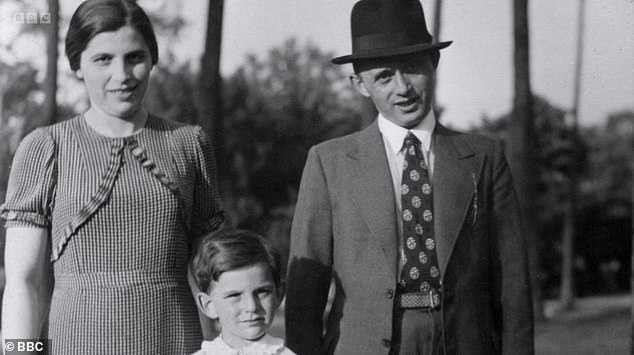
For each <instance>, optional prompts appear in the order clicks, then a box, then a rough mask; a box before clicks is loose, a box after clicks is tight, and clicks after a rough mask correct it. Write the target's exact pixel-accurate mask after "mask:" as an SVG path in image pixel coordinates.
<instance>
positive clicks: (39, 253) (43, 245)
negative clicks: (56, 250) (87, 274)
mask: <svg viewBox="0 0 634 355" xmlns="http://www.w3.org/2000/svg"><path fill="white" fill-rule="evenodd" d="M49 253H50V248H49V237H48V229H46V228H36V227H10V228H7V233H6V245H5V257H4V264H5V273H6V285H5V289H4V299H3V305H2V335H3V338H4V339H26V338H29V339H34V338H40V336H41V335H42V331H43V325H44V324H46V320H47V319H48V310H49V304H50V299H51V291H52V285H53V274H52V265H51V262H50V261H49Z"/></svg>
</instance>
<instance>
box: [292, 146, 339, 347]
mask: <svg viewBox="0 0 634 355" xmlns="http://www.w3.org/2000/svg"><path fill="white" fill-rule="evenodd" d="M331 212H332V211H331V205H330V198H329V193H328V186H327V182H326V178H325V175H324V169H323V166H322V164H321V161H320V157H319V154H318V153H317V151H316V149H315V148H312V149H311V150H310V151H309V153H308V158H307V161H306V166H305V167H304V173H303V175H302V181H301V184H300V189H299V196H298V200H297V205H296V207H295V216H294V218H293V224H292V228H291V251H290V256H289V267H288V279H287V283H288V292H287V297H286V342H287V344H288V347H289V348H291V349H292V350H293V351H294V352H296V353H298V354H302V355H309V354H321V353H322V349H323V347H324V344H323V333H324V330H323V326H322V316H323V312H324V308H325V306H326V302H327V298H328V288H329V285H330V279H331V270H332V234H333V231H332V215H331Z"/></svg>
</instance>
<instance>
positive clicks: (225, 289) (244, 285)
mask: <svg viewBox="0 0 634 355" xmlns="http://www.w3.org/2000/svg"><path fill="white" fill-rule="evenodd" d="M281 297H282V291H281V290H278V289H277V288H276V287H275V282H274V281H273V275H271V270H270V268H269V267H268V265H267V264H266V263H258V264H254V265H249V266H245V267H243V268H240V269H236V270H231V271H226V272H224V273H222V274H221V275H220V277H219V278H218V281H212V284H211V292H210V293H209V295H207V294H205V293H202V292H201V293H199V294H198V297H197V300H198V302H199V306H200V307H201V308H202V310H203V312H204V313H205V314H206V315H207V316H208V317H210V318H218V319H219V321H220V326H221V327H222V338H223V340H224V341H225V342H226V343H227V344H228V345H229V346H231V347H233V348H236V349H238V348H242V347H244V346H246V345H248V344H249V343H250V342H252V341H256V340H258V339H260V338H261V337H262V336H264V335H265V334H266V331H267V329H268V328H269V326H270V325H271V322H272V321H273V317H274V316H275V311H276V310H277V307H278V306H279V303H280V299H281Z"/></svg>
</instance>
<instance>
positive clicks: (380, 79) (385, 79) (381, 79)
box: [376, 73, 392, 83]
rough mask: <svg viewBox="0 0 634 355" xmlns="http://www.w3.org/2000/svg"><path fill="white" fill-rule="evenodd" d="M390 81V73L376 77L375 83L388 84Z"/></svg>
mask: <svg viewBox="0 0 634 355" xmlns="http://www.w3.org/2000/svg"><path fill="white" fill-rule="evenodd" d="M390 79H392V74H391V73H383V74H379V75H378V76H377V77H376V81H377V82H380V83H385V82H388V81H389V80H390Z"/></svg>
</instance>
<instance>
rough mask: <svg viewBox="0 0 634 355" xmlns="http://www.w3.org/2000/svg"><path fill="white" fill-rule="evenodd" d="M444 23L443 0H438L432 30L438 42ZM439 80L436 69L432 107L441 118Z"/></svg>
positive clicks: (437, 116) (435, 40)
mask: <svg viewBox="0 0 634 355" xmlns="http://www.w3.org/2000/svg"><path fill="white" fill-rule="evenodd" d="M441 25H442V0H436V3H435V5H434V28H433V30H432V37H433V38H434V42H438V41H439V40H440V29H441ZM437 82H438V71H436V81H434V83H433V85H434V87H433V89H432V90H433V96H432V97H433V99H432V100H433V103H432V107H433V108H434V109H435V110H436V118H437V119H438V120H440V114H441V113H442V108H441V107H439V106H438V101H437V100H436V83H437Z"/></svg>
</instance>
